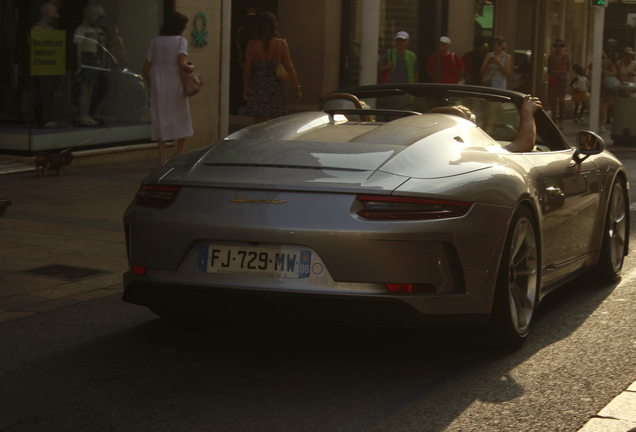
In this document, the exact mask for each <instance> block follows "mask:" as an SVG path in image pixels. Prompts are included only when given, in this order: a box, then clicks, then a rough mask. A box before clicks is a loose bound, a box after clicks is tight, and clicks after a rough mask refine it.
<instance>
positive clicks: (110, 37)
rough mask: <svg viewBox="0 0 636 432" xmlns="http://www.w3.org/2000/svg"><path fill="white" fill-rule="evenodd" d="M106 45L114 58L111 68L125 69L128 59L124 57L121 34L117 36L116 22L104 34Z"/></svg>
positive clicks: (124, 47)
mask: <svg viewBox="0 0 636 432" xmlns="http://www.w3.org/2000/svg"><path fill="white" fill-rule="evenodd" d="M106 47H107V49H108V51H110V53H111V54H112V55H113V57H114V58H115V60H114V61H113V64H112V65H111V68H112V69H117V70H122V69H125V68H126V66H127V65H128V60H127V59H126V45H125V44H124V40H123V39H122V38H121V36H119V26H118V25H117V24H115V25H112V26H110V27H109V28H108V32H107V34H106Z"/></svg>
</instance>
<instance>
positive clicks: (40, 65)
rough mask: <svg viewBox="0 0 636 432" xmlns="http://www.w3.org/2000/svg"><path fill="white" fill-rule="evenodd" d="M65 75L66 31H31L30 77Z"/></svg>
mask: <svg viewBox="0 0 636 432" xmlns="http://www.w3.org/2000/svg"><path fill="white" fill-rule="evenodd" d="M65 73H66V31H65V30H45V29H31V75H64V74H65Z"/></svg>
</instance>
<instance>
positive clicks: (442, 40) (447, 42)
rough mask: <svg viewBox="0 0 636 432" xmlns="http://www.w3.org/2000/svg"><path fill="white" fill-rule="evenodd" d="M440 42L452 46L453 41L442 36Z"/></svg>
mask: <svg viewBox="0 0 636 432" xmlns="http://www.w3.org/2000/svg"><path fill="white" fill-rule="evenodd" d="M439 41H440V42H442V43H445V44H450V43H451V40H450V38H449V37H448V36H442V37H441V38H439Z"/></svg>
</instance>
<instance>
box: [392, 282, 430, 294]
mask: <svg viewBox="0 0 636 432" xmlns="http://www.w3.org/2000/svg"><path fill="white" fill-rule="evenodd" d="M385 285H386V287H387V288H388V289H389V291H391V292H396V293H435V292H437V290H436V289H435V285H433V284H404V283H402V284H399V283H394V284H391V283H388V284H385Z"/></svg>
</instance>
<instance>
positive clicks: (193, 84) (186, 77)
mask: <svg viewBox="0 0 636 432" xmlns="http://www.w3.org/2000/svg"><path fill="white" fill-rule="evenodd" d="M181 84H183V93H185V95H186V96H194V95H195V94H197V93H199V91H200V90H201V86H203V80H202V79H201V77H200V76H199V74H198V73H197V72H190V73H185V72H181Z"/></svg>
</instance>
